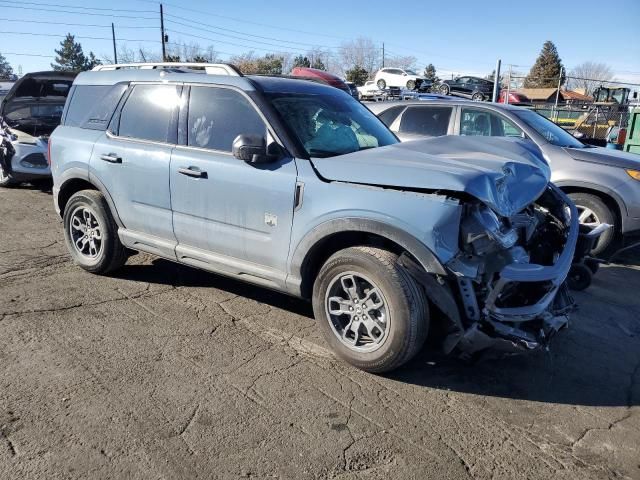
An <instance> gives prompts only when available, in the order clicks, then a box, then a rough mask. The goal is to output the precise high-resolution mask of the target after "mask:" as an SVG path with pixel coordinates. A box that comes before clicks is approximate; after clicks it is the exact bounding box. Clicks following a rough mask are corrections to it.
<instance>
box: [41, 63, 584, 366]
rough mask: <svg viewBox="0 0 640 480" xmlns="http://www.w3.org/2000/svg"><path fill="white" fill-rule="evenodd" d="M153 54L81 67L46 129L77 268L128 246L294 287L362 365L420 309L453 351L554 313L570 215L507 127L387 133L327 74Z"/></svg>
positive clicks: (414, 342) (119, 256) (374, 359)
mask: <svg viewBox="0 0 640 480" xmlns="http://www.w3.org/2000/svg"><path fill="white" fill-rule="evenodd" d="M158 67H159V68H128V69H120V68H117V67H109V68H110V70H109V71H107V70H106V69H105V68H104V67H101V68H98V70H97V71H92V72H87V73H82V74H80V75H79V76H78V78H77V79H76V81H75V83H74V86H73V89H72V92H71V95H70V98H69V101H68V102H67V106H66V109H65V113H64V117H63V123H62V126H60V127H59V128H58V129H57V130H56V131H55V132H54V134H53V136H52V138H51V143H50V146H51V162H52V169H53V178H54V188H53V198H54V202H55V207H56V209H57V211H58V212H59V213H60V215H61V216H62V218H63V225H64V231H65V238H66V243H67V247H68V249H69V252H70V253H71V256H72V257H73V259H74V260H75V262H76V263H77V264H78V265H79V266H80V267H82V268H84V269H85V270H87V271H90V272H93V273H97V274H106V273H108V272H111V271H113V270H115V269H117V268H118V267H120V266H121V265H123V264H124V262H125V261H126V259H127V255H128V254H129V252H130V251H131V250H139V251H144V252H149V253H152V254H155V255H158V256H160V257H163V258H166V259H169V260H172V261H175V262H179V263H183V264H185V265H191V266H194V267H197V268H201V269H204V270H208V271H212V272H216V273H219V274H222V275H227V276H230V277H234V278H237V279H240V280H244V281H247V282H251V283H254V284H257V285H260V286H264V287H268V288H271V289H274V290H278V291H281V292H286V293H288V294H291V295H295V296H298V297H302V298H306V299H310V300H311V301H312V303H313V311H314V314H315V317H316V319H317V321H318V325H319V328H320V329H321V330H322V332H323V334H324V337H325V338H326V340H327V342H328V343H329V345H330V346H331V347H333V349H334V350H335V352H336V353H337V354H338V355H340V356H341V357H342V358H344V359H346V360H347V361H349V362H351V363H352V364H353V365H356V366H357V367H359V368H362V369H365V370H367V371H371V372H383V371H388V370H391V369H394V368H396V367H398V366H400V365H402V364H403V363H405V362H406V361H408V360H409V359H410V358H411V357H412V356H413V355H415V353H416V352H417V351H418V350H419V349H420V348H421V346H422V345H423V343H424V341H425V338H426V336H427V334H428V332H429V327H430V324H431V323H435V322H443V328H442V329H441V330H442V331H444V332H446V335H445V338H443V339H442V341H443V345H444V349H445V351H446V352H452V351H456V352H457V353H459V354H461V355H471V354H474V353H476V352H480V351H483V350H486V349H489V348H498V349H499V350H501V351H506V352H510V353H514V352H515V353H517V352H528V351H534V350H537V349H539V348H542V347H544V346H546V345H547V343H548V342H549V339H550V338H551V337H552V336H553V335H554V333H555V332H557V331H558V330H560V329H561V328H563V327H565V326H566V325H567V322H568V317H567V315H568V311H569V309H570V308H571V301H570V299H569V297H568V296H567V295H566V287H565V283H564V282H565V278H566V276H567V273H568V271H569V268H570V265H571V261H572V257H573V254H574V250H575V246H576V240H577V235H578V220H577V212H576V210H575V207H574V206H573V204H572V203H571V202H570V201H569V200H568V198H567V197H566V196H565V195H564V194H563V193H562V192H561V191H560V190H558V189H557V188H556V187H555V186H553V185H552V184H550V183H549V176H550V172H549V169H548V166H547V165H546V163H545V162H544V161H543V160H542V159H541V158H539V157H537V156H536V155H535V154H533V153H532V151H531V150H530V149H529V148H527V147H526V146H523V145H521V142H519V141H517V140H516V141H512V142H510V141H505V140H502V139H498V140H495V139H472V138H469V139H465V140H462V141H457V145H451V141H450V140H451V139H447V138H445V139H443V141H440V142H439V141H436V142H433V141H426V142H412V143H406V144H401V143H399V142H398V140H397V139H396V137H395V136H394V135H393V134H392V133H391V132H390V131H389V130H388V129H387V128H386V127H385V126H384V124H383V123H382V122H380V121H379V120H378V118H376V117H375V116H374V115H373V114H372V113H371V112H370V111H369V110H367V109H366V108H365V107H364V106H362V105H361V104H360V103H359V102H358V101H357V100H355V99H353V98H352V97H351V96H349V95H347V94H346V93H344V92H342V91H340V90H338V89H335V88H332V87H329V86H326V85H321V84H318V83H315V82H309V81H304V80H294V79H290V78H277V77H267V76H246V77H245V76H242V75H239V74H234V75H211V74H206V73H204V72H200V73H198V72H197V71H196V70H195V68H196V66H193V65H189V64H186V65H182V64H172V65H170V67H167V68H164V66H162V65H160V66H158ZM453 148H455V149H457V150H456V151H457V152H459V151H460V149H463V150H464V151H465V155H458V154H456V155H454V156H450V155H449V154H448V152H449V151H451V150H452V149H453ZM437 312H439V313H437Z"/></svg>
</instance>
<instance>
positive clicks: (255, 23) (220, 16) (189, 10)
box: [136, 0, 349, 40]
mask: <svg viewBox="0 0 640 480" xmlns="http://www.w3.org/2000/svg"><path fill="white" fill-rule="evenodd" d="M136 1H138V2H146V3H154V4H156V5H157V4H159V3H160V2H158V1H155V0H136ZM162 3H163V5H167V6H170V7H175V8H178V9H180V10H181V11H188V12H193V13H198V14H200V15H206V16H210V17H217V18H224V19H226V20H233V21H235V22H240V23H243V24H249V25H257V26H260V27H267V28H274V29H277V30H284V31H289V32H294V33H303V34H305V35H313V36H316V37H327V38H337V39H339V40H349V39H348V38H345V37H338V36H335V35H329V34H326V33H317V32H308V31H304V30H297V29H294V28H288V27H283V26H282V25H269V24H267V23H258V22H252V21H250V20H247V19H246V18H235V17H228V16H225V15H219V14H215V13H210V12H205V11H203V10H196V9H193V8H187V7H184V6H182V5H178V4H175V3H169V2H164V1H163V2H162Z"/></svg>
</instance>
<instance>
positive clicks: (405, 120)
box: [400, 106, 453, 137]
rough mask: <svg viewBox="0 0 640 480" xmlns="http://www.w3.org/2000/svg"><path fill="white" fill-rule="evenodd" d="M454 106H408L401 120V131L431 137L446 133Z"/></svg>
mask: <svg viewBox="0 0 640 480" xmlns="http://www.w3.org/2000/svg"><path fill="white" fill-rule="evenodd" d="M452 111H453V108H452V107H426V106H424V107H423V106H412V107H408V108H407V110H406V111H405V112H404V114H403V115H402V119H401V120H400V132H401V133H412V134H417V135H427V136H429V137H439V136H441V135H446V134H447V131H448V130H449V120H450V119H451V112H452Z"/></svg>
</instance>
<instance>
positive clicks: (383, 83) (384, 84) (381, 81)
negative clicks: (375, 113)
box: [376, 78, 387, 90]
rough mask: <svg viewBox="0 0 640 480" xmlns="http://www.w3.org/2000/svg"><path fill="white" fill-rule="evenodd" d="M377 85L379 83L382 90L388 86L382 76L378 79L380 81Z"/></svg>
mask: <svg viewBox="0 0 640 480" xmlns="http://www.w3.org/2000/svg"><path fill="white" fill-rule="evenodd" d="M376 85H378V88H379V89H380V90H384V89H385V88H387V82H385V81H384V80H383V79H382V78H381V79H380V80H378V83H377V84H376Z"/></svg>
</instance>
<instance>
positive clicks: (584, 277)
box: [567, 263, 593, 291]
mask: <svg viewBox="0 0 640 480" xmlns="http://www.w3.org/2000/svg"><path fill="white" fill-rule="evenodd" d="M592 279H593V274H592V273H591V270H589V267H587V266H586V265H585V264H584V263H574V264H573V265H571V269H570V270H569V275H568V276H567V285H569V288H570V289H571V290H576V291H581V290H585V289H587V288H589V285H591V280H592Z"/></svg>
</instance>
